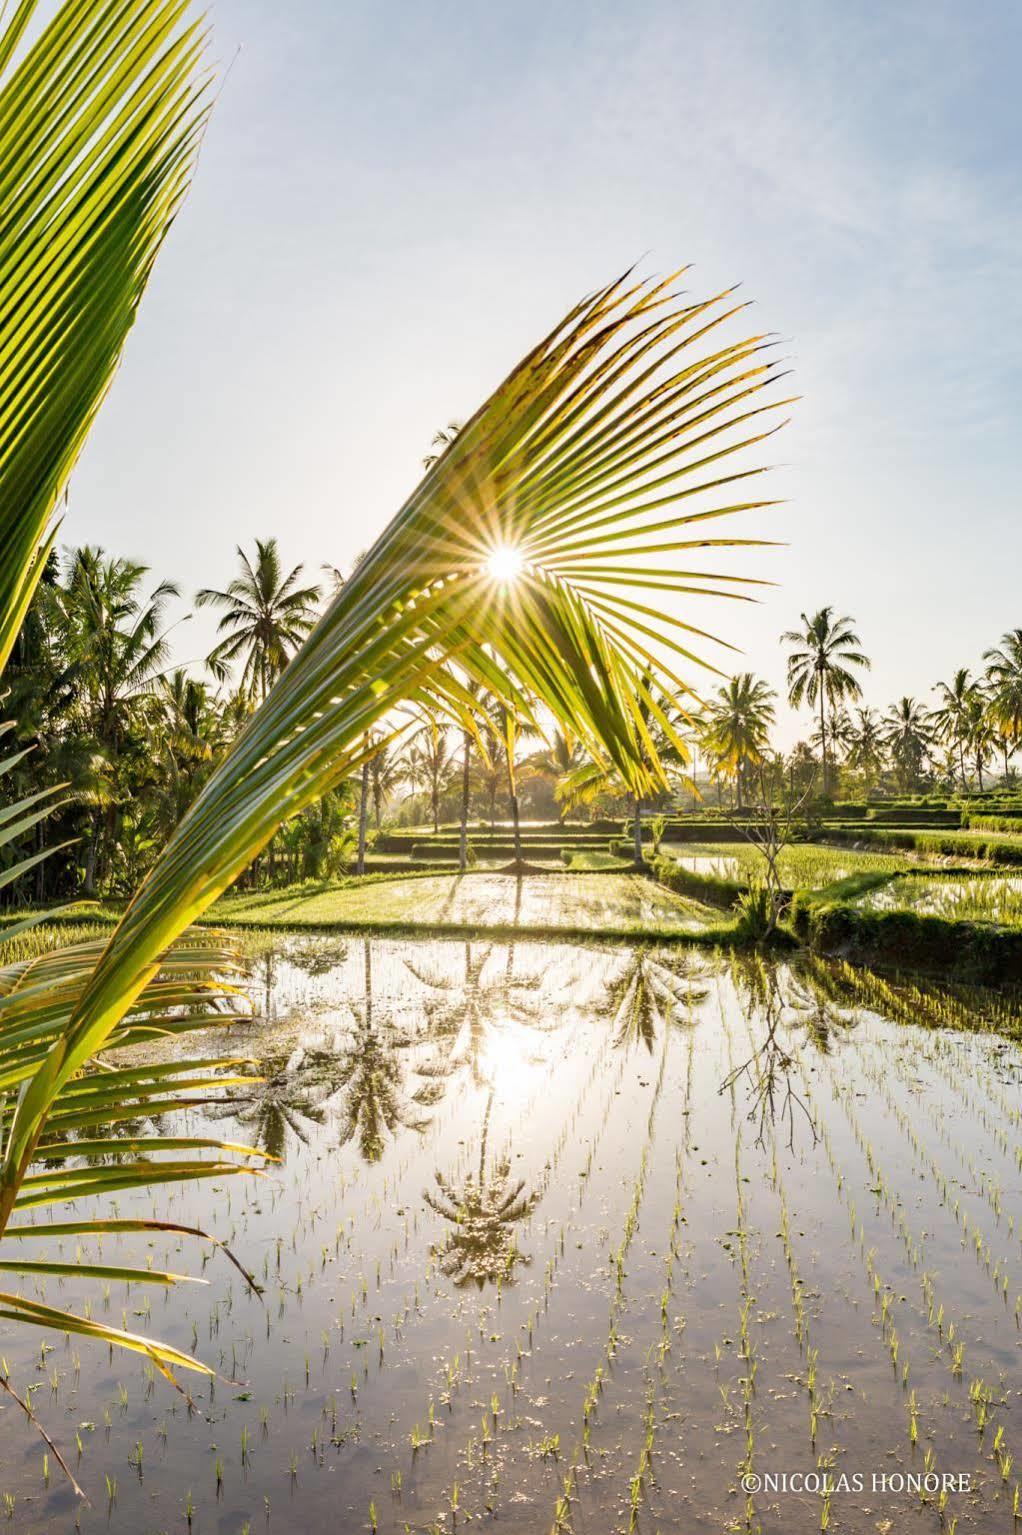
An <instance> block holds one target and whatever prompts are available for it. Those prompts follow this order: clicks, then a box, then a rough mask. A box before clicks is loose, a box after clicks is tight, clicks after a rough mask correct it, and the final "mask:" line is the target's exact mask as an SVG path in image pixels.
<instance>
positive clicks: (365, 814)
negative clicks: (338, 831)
mask: <svg viewBox="0 0 1022 1535" xmlns="http://www.w3.org/2000/svg"><path fill="white" fill-rule="evenodd" d="M368 836H369V758H368V757H367V758H366V760H365V761H364V762H363V764H362V794H361V797H360V799H359V804H358V857H357V859H356V861H355V873H356V874H364V873H365V871H366V842H367V841H368Z"/></svg>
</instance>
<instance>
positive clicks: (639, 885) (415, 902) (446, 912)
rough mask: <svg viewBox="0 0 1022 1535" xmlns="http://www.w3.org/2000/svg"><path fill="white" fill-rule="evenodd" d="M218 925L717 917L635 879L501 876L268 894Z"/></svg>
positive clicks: (598, 927)
mask: <svg viewBox="0 0 1022 1535" xmlns="http://www.w3.org/2000/svg"><path fill="white" fill-rule="evenodd" d="M220 911H221V912H222V913H223V918H224V920H225V921H230V920H231V919H232V918H233V919H234V920H241V919H242V918H243V919H244V920H245V922H247V923H254V924H259V923H273V924H277V923H284V924H288V925H293V926H301V927H316V926H317V925H321V924H338V925H340V924H357V925H358V926H359V927H371V926H374V925H375V926H380V927H386V926H387V925H388V924H390V925H400V926H402V927H407V926H420V927H431V928H435V927H437V926H444V927H452V926H453V927H466V928H472V927H478V928H492V927H502V926H503V927H514V928H516V929H518V928H529V927H533V928H540V929H558V928H568V929H576V930H577V929H581V930H583V931H586V932H588V931H592V932H599V931H604V932H605V931H607V930H608V929H611V930H614V931H616V932H635V933H642V932H648V931H649V930H650V928H656V929H657V930H658V931H660V932H684V933H691V932H698V931H699V930H700V929H701V928H705V927H706V926H707V925H708V924H710V925H713V924H715V923H717V922H718V921H719V914H718V913H716V912H712V911H708V910H707V908H706V907H705V906H701V905H700V904H699V903H698V902H696V901H690V900H686V899H685V897H684V896H681V895H675V894H674V893H673V892H672V891H670V890H667V889H666V888H665V887H664V886H663V885H657V884H655V883H654V882H653V881H651V880H648V879H645V878H643V877H642V876H641V875H638V874H621V873H615V874H604V873H599V872H596V873H590V874H586V875H585V877H584V878H579V876H578V875H577V874H568V873H563V872H562V873H549V874H544V875H542V876H539V877H536V878H530V879H508V877H507V875H506V874H497V873H492V874H491V873H486V872H479V873H469V874H464V875H454V876H452V875H449V874H435V875H424V876H423V875H417V876H416V877H415V878H414V879H386V880H381V881H379V882H378V883H369V884H363V883H352V884H350V885H347V886H340V887H338V886H336V885H330V886H326V887H324V889H323V890H322V892H321V893H310V892H309V891H308V890H307V889H303V890H302V892H301V893H299V894H289V893H287V892H284V893H281V892H280V891H272V892H269V893H264V894H259V895H257V896H244V897H241V898H237V897H232V898H230V899H229V900H226V901H224V902H223V903H222V905H221V907H220Z"/></svg>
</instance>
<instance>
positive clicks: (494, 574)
mask: <svg viewBox="0 0 1022 1535" xmlns="http://www.w3.org/2000/svg"><path fill="white" fill-rule="evenodd" d="M524 564H525V560H524V559H523V558H522V552H521V550H520V549H516V548H515V547H514V545H513V544H498V545H497V547H496V548H495V549H494V550H493V551H492V553H491V554H490V557H489V559H488V560H487V561H486V572H487V574H488V575H489V576H490V577H491V579H492V580H494V581H499V582H500V584H501V586H510V585H511V584H512V582H514V581H517V579H518V577H519V576H520V575H521V573H522V567H523V566H524Z"/></svg>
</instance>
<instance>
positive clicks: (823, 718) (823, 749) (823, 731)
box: [820, 683, 830, 799]
mask: <svg viewBox="0 0 1022 1535" xmlns="http://www.w3.org/2000/svg"><path fill="white" fill-rule="evenodd" d="M826 691H827V690H826V688H825V687H824V686H823V684H822V683H821V684H820V755H821V756H822V758H823V797H824V799H826V797H827V792H828V788H827V780H828V778H829V776H830V775H829V774H828V772H827V712H826V710H827V701H826Z"/></svg>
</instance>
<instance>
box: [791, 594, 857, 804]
mask: <svg viewBox="0 0 1022 1535" xmlns="http://www.w3.org/2000/svg"><path fill="white" fill-rule="evenodd" d="M801 618H802V627H801V629H789V630H787V631H786V633H784V634H782V636H781V639H782V641H783V642H784V643H785V644H787V645H793V646H794V647H795V648H794V650H793V651H792V653H791V655H789V657H788V701H789V703H790V704H791V706H792V708H793V709H799V708H801V707H802V703H803V701H805V702H807V703H809V704H810V705H816V706H818V708H819V729H820V746H821V757H822V762H823V792H824V794H829V793H830V759H829V749H828V748H829V743H828V734H827V715H828V713H829V711H830V710H831V709H833V708H835V707H836V706H837V705H839V704H842V703H848V702H850V701H852V700H854V699H856V698H859V697H861V695H862V687H861V685H860V683H859V679H858V678H857V677H856V675H855V670H856V669H859V670H867V669H868V668H869V666H870V660H869V657H868V656H867V655H865V654H864V653H863V651H862V649H861V648H860V647H861V644H862V641H861V640H860V639H859V636H858V635H857V634H856V633H855V630H854V629H853V628H852V623H853V620H852V619H851V618H848V617H841V618H835V617H834V609H833V608H832V607H829V606H828V607H825V608H820V610H819V612H818V613H814V614H813V616H812V618H808V617H807V616H806V614H805V613H803V614H802V615H801Z"/></svg>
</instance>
